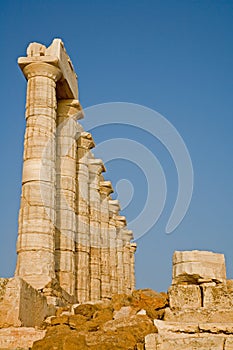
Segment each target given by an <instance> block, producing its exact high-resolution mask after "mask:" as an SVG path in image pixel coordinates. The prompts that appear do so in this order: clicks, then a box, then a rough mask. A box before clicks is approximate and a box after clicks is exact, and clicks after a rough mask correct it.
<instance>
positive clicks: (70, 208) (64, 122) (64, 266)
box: [55, 99, 82, 296]
mask: <svg viewBox="0 0 233 350" xmlns="http://www.w3.org/2000/svg"><path fill="white" fill-rule="evenodd" d="M81 117H82V114H81V106H80V104H79V101H77V100H73V99H63V100H58V109H57V135H56V150H57V159H56V234H55V269H56V276H57V279H58V281H59V282H60V286H61V287H62V288H63V289H64V290H65V291H66V292H67V293H69V294H70V295H73V296H74V295H75V278H76V272H75V234H76V163H77V152H76V149H77V142H76V135H77V132H78V124H77V120H78V119H80V118H81Z"/></svg>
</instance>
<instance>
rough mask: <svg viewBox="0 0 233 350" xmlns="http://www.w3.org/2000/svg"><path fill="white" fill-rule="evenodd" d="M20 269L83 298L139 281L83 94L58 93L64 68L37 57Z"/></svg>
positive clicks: (31, 72)
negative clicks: (87, 123) (84, 120)
mask: <svg viewBox="0 0 233 350" xmlns="http://www.w3.org/2000/svg"><path fill="white" fill-rule="evenodd" d="M23 72H24V74H25V76H26V78H27V80H28V86H27V103H26V133H25V142H24V164H23V179H22V196H21V206H20V213H19V232H18V241H17V253H18V259H17V267H16V275H18V276H21V277H23V278H24V279H25V280H26V281H27V282H28V283H29V284H31V285H32V286H33V287H35V288H37V289H43V287H45V285H46V284H47V283H48V282H50V281H51V280H52V279H57V280H58V281H59V283H60V285H61V287H62V288H63V289H64V290H65V291H66V292H68V293H69V294H70V295H73V296H76V298H77V301H78V302H83V301H87V300H98V299H109V298H111V295H112V294H114V293H129V292H131V291H132V290H133V289H134V287H135V278H134V253H135V250H136V244H135V243H131V240H132V232H131V231H129V230H127V228H126V220H125V217H123V216H120V215H119V211H120V206H119V203H118V201H117V200H112V199H111V196H110V194H111V193H112V192H113V189H112V185H111V182H110V181H106V180H105V179H104V177H103V175H102V173H103V172H104V171H105V168H104V165H103V163H102V161H101V160H99V159H95V158H94V156H93V154H92V153H91V149H92V148H93V147H94V141H93V139H92V136H91V134H90V133H88V132H85V131H83V129H82V127H81V125H80V124H79V123H78V122H77V120H78V119H80V118H81V117H82V113H81V107H80V104H79V102H78V100H75V99H57V96H56V82H57V81H58V80H59V79H60V78H61V76H62V73H61V71H60V69H59V68H58V67H56V66H54V65H52V64H49V63H46V62H31V63H29V64H28V65H26V66H25V68H24V70H23Z"/></svg>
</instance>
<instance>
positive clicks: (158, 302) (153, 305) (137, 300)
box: [132, 289, 168, 319]
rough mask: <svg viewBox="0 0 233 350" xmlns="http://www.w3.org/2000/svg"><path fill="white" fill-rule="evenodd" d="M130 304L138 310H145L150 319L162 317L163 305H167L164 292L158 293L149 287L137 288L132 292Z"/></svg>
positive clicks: (166, 297)
mask: <svg viewBox="0 0 233 350" xmlns="http://www.w3.org/2000/svg"><path fill="white" fill-rule="evenodd" d="M132 306H133V307H134V308H136V309H137V311H139V310H140V309H144V310H146V313H147V315H148V316H149V317H150V318H152V319H157V318H160V319H161V318H163V315H164V310H165V307H166V306H168V296H167V294H166V293H163V292H162V293H158V292H155V291H154V290H151V289H139V290H136V291H134V292H133V294H132Z"/></svg>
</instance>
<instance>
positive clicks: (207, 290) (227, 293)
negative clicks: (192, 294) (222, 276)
mask: <svg viewBox="0 0 233 350" xmlns="http://www.w3.org/2000/svg"><path fill="white" fill-rule="evenodd" d="M202 288H203V306H204V307H206V308H208V307H210V308H211V307H212V308H213V307H214V308H216V309H232V307H233V281H227V283H226V284H219V285H217V286H210V287H209V286H208V287H205V286H203V287H202Z"/></svg>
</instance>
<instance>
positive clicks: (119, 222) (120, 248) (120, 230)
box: [116, 215, 126, 294]
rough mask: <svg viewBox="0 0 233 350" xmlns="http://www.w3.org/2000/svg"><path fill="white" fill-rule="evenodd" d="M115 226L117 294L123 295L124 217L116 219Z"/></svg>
mask: <svg viewBox="0 0 233 350" xmlns="http://www.w3.org/2000/svg"><path fill="white" fill-rule="evenodd" d="M116 226H117V280H118V293H119V294H121V293H125V278H124V240H123V235H124V228H125V227H126V219H125V217H124V216H120V215H119V216H117V217H116Z"/></svg>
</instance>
